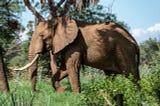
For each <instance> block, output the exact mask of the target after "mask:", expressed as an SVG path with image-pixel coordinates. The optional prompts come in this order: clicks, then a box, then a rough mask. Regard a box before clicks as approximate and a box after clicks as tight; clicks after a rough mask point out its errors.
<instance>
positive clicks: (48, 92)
mask: <svg viewBox="0 0 160 106" xmlns="http://www.w3.org/2000/svg"><path fill="white" fill-rule="evenodd" d="M90 70H91V69H90ZM97 72H98V71H92V72H90V73H88V72H86V73H83V74H81V87H82V93H80V94H78V93H73V92H72V91H71V88H70V84H69V82H68V79H67V78H66V79H64V80H63V81H62V85H64V86H66V87H67V91H65V92H62V93H57V92H55V90H54V89H53V88H52V86H51V82H50V79H49V78H45V79H41V77H38V83H37V86H36V88H37V91H36V92H32V90H31V87H30V80H29V78H28V77H24V76H23V75H21V76H19V75H17V77H15V78H13V79H12V80H10V81H9V85H10V90H11V92H10V93H9V94H6V93H0V106H106V105H108V102H107V101H106V100H105V99H106V98H107V99H108V100H109V102H111V104H113V105H115V100H114V97H115V95H117V94H123V95H124V106H136V105H137V104H138V103H140V102H141V103H142V104H144V105H145V106H158V105H160V90H159V87H160V80H159V78H160V73H157V72H156V73H151V74H147V75H145V74H144V75H143V76H141V77H142V79H141V81H140V84H141V86H142V90H141V91H138V90H137V89H136V87H135V85H134V84H133V83H132V81H131V80H132V79H133V77H132V76H130V77H129V79H127V78H125V77H124V76H122V75H116V76H111V77H108V76H107V77H105V76H103V75H102V74H100V73H97Z"/></svg>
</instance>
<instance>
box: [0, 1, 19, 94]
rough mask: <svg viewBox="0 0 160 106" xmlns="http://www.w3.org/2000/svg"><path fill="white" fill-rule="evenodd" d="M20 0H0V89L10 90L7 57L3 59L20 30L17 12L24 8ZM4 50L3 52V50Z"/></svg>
mask: <svg viewBox="0 0 160 106" xmlns="http://www.w3.org/2000/svg"><path fill="white" fill-rule="evenodd" d="M19 4H20V2H19V1H18V0H16V1H15V0H1V1H0V14H1V15H0V31H1V34H0V46H1V48H0V90H2V91H9V86H8V82H7V77H6V68H5V67H6V64H5V63H6V61H3V60H6V59H3V58H4V56H2V54H4V53H5V52H6V51H7V48H8V44H10V42H12V40H14V39H15V38H16V36H15V35H17V32H18V31H19V30H20V25H21V24H20V23H19V22H18V20H17V19H16V18H17V16H16V13H19V12H21V10H22V8H21V6H20V5H19ZM2 51H3V52H2Z"/></svg>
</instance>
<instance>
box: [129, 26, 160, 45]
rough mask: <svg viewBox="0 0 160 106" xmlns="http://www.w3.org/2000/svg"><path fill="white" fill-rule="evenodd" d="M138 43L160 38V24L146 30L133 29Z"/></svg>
mask: <svg viewBox="0 0 160 106" xmlns="http://www.w3.org/2000/svg"><path fill="white" fill-rule="evenodd" d="M131 33H132V35H133V36H134V38H135V39H136V40H137V42H138V43H141V42H143V41H145V40H147V39H149V38H158V39H159V38H160V23H157V24H155V25H153V26H151V27H149V28H146V29H141V28H140V29H133V30H132V31H131Z"/></svg>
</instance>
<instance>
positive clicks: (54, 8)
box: [48, 0, 56, 17]
mask: <svg viewBox="0 0 160 106" xmlns="http://www.w3.org/2000/svg"><path fill="white" fill-rule="evenodd" d="M48 6H49V9H50V13H51V16H52V17H54V16H56V7H55V6H54V3H53V2H52V0H48Z"/></svg>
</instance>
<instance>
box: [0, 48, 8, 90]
mask: <svg viewBox="0 0 160 106" xmlns="http://www.w3.org/2000/svg"><path fill="white" fill-rule="evenodd" d="M0 91H5V92H8V91H9V85H8V81H7V75H6V72H5V70H4V62H3V56H2V49H1V47H0Z"/></svg>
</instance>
